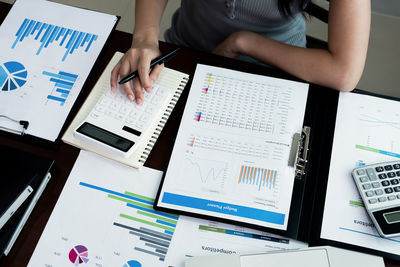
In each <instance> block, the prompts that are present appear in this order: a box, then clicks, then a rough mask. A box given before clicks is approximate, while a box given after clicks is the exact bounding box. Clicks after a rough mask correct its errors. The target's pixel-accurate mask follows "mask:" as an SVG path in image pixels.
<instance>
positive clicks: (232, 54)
mask: <svg viewBox="0 0 400 267" xmlns="http://www.w3.org/2000/svg"><path fill="white" fill-rule="evenodd" d="M251 34H254V33H252V32H248V31H239V32H234V33H232V34H231V35H229V37H228V38H226V39H225V40H224V41H223V42H222V43H220V44H219V45H218V46H217V47H216V48H215V49H214V50H213V53H214V54H217V55H220V56H224V57H229V58H236V57H238V56H239V55H240V54H243V46H245V45H246V38H247V37H246V36H248V35H251Z"/></svg>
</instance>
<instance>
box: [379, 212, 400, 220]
mask: <svg viewBox="0 0 400 267" xmlns="http://www.w3.org/2000/svg"><path fill="white" fill-rule="evenodd" d="M383 216H384V217H385V219H386V221H387V222H388V223H396V222H400V211H398V212H391V213H384V214H383Z"/></svg>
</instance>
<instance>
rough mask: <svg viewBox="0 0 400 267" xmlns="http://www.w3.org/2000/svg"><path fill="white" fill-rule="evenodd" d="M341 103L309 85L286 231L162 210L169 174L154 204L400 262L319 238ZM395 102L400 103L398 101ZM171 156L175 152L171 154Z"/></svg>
mask: <svg viewBox="0 0 400 267" xmlns="http://www.w3.org/2000/svg"><path fill="white" fill-rule="evenodd" d="M202 63H203V62H202ZM204 64H208V65H214V66H215V65H216V64H213V63H211V64H210V63H209V62H205V63H204ZM218 65H219V67H225V68H228V69H236V70H239V71H242V70H240V69H237V68H235V67H232V66H227V65H222V66H221V65H220V64H218ZM251 73H255V74H262V75H267V76H271V77H277V78H283V79H289V80H294V81H299V79H297V78H294V77H291V76H289V75H287V74H285V73H282V72H280V71H277V70H275V69H268V68H259V69H258V70H256V69H255V70H254V71H252V72H251ZM191 82H192V81H189V83H188V84H189V85H190V84H191ZM189 89H190V86H189V88H187V90H186V92H185V94H184V95H183V97H182V99H184V101H186V99H187V94H188V92H187V91H189ZM353 93H359V94H369V95H374V96H378V97H382V98H388V99H392V100H393V99H395V98H393V97H386V96H379V95H376V94H371V93H367V92H364V91H361V90H354V91H353ZM338 100H339V92H338V91H336V90H332V89H329V88H325V87H322V86H318V85H315V84H310V87H309V93H308V98H307V104H306V110H305V117H304V123H303V131H302V133H300V138H299V141H298V149H297V157H296V159H297V160H296V162H295V177H294V178H293V179H294V189H293V194H292V200H291V205H290V213H289V220H288V225H287V230H285V231H283V230H277V229H273V228H265V227H259V226H256V225H249V224H246V223H243V222H241V221H232V220H227V219H221V218H218V217H214V216H213V217H210V216H206V215H201V214H195V213H191V212H186V211H181V210H179V209H170V208H165V207H162V206H159V205H158V204H159V201H160V197H161V189H162V186H163V183H164V180H165V173H166V172H165V173H164V176H163V178H162V181H161V184H160V188H159V190H158V193H157V197H156V200H155V202H154V208H155V209H157V210H160V211H164V212H173V213H177V214H183V215H189V216H195V217H199V218H204V219H211V220H216V221H221V222H225V223H233V224H237V225H240V226H245V227H252V228H256V229H259V230H263V231H268V232H272V233H276V234H280V235H283V236H288V237H291V238H295V239H298V240H301V241H304V242H308V243H309V244H310V245H324V244H328V245H334V246H339V247H345V248H349V249H354V250H358V251H361V252H366V253H370V254H375V255H380V256H384V257H386V258H391V259H395V260H400V256H399V255H395V254H391V253H386V252H382V251H377V250H373V249H370V248H366V247H360V246H355V245H352V244H345V243H340V242H336V241H331V240H325V239H322V238H321V237H320V233H321V224H322V219H323V210H324V203H325V194H326V186H327V182H328V176H329V167H330V160H331V152H332V146H333V138H334V131H335V123H336V115H337V106H338ZM396 100H398V101H400V100H399V99H396ZM182 101H183V100H182ZM171 152H172V151H170V153H171Z"/></svg>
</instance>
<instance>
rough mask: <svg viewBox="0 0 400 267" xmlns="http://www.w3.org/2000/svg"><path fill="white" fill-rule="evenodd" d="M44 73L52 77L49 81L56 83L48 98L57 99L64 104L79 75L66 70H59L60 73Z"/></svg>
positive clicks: (61, 104)
mask: <svg viewBox="0 0 400 267" xmlns="http://www.w3.org/2000/svg"><path fill="white" fill-rule="evenodd" d="M42 74H43V75H45V76H48V77H50V79H49V81H50V82H53V83H54V86H53V91H52V93H51V94H50V95H48V96H47V99H48V100H51V101H56V102H58V103H60V106H63V105H64V104H65V101H66V100H67V98H68V96H69V93H70V91H71V89H72V87H73V86H74V84H75V81H76V79H77V78H78V75H76V74H72V73H68V72H64V71H59V72H58V73H52V72H48V71H43V72H42Z"/></svg>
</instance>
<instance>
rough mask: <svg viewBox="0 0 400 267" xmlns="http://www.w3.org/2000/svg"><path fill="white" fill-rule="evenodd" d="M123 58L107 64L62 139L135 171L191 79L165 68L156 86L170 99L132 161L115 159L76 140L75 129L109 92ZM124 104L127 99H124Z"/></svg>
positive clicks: (163, 104) (114, 59)
mask: <svg viewBox="0 0 400 267" xmlns="http://www.w3.org/2000/svg"><path fill="white" fill-rule="evenodd" d="M122 56H123V53H121V52H116V53H115V54H114V56H113V58H112V59H111V61H110V62H109V63H108V65H107V67H106V69H105V70H104V71H103V73H102V75H101V76H100V78H99V80H98V81H97V83H96V85H95V86H94V88H93V89H92V91H91V93H90V94H89V96H88V97H87V99H86V101H85V103H84V104H83V105H82V107H81V108H80V110H79V112H78V114H77V115H76V116H75V118H74V120H73V121H72V123H71V124H70V125H69V127H68V129H67V131H66V132H65V134H64V136H63V137H62V140H63V141H64V142H65V143H67V144H70V145H73V146H76V147H78V148H81V149H84V150H88V151H92V152H95V153H97V154H100V155H102V156H104V157H107V158H110V159H113V160H116V161H119V162H121V163H124V164H126V165H128V166H131V167H134V168H140V167H142V166H143V164H144V163H145V161H146V159H147V157H148V155H149V154H150V152H151V150H152V148H153V146H154V144H155V142H156V141H157V139H158V136H159V135H160V133H161V131H162V129H163V127H164V125H165V123H166V122H167V120H168V118H169V115H170V114H171V112H172V110H173V108H174V107H175V104H176V103H177V101H178V99H179V97H180V96H181V93H182V91H183V89H184V87H185V85H186V83H187V81H188V79H189V75H187V74H185V73H182V72H179V71H176V70H172V69H169V68H164V69H163V70H162V72H161V74H160V76H159V78H158V80H157V81H156V84H158V85H160V86H162V87H165V88H167V89H168V90H170V91H171V93H170V94H169V96H168V97H167V98H165V99H164V101H163V102H162V103H160V104H159V105H160V109H159V111H158V112H157V113H156V115H155V116H154V117H153V120H152V122H151V123H150V125H149V126H148V128H147V130H146V131H145V132H143V134H144V136H143V137H142V138H141V140H140V143H139V144H138V145H137V147H136V149H135V151H134V152H133V154H132V155H131V156H130V157H129V158H124V157H120V156H116V155H115V154H113V153H110V152H108V151H106V150H103V149H100V148H98V147H96V146H94V145H92V144H89V143H88V142H85V141H82V140H80V139H77V138H76V137H75V136H74V130H75V129H76V128H77V127H78V126H79V125H80V124H81V123H82V122H83V121H84V120H85V119H86V117H87V116H88V115H89V114H90V113H91V111H92V109H93V107H94V106H95V105H96V103H97V102H98V101H99V99H100V98H101V97H102V95H103V94H104V92H106V90H110V86H109V84H110V75H111V70H112V69H113V67H114V66H115V65H116V64H117V63H118V61H119V59H120V58H121V57H122ZM121 101H125V99H123V100H121Z"/></svg>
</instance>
